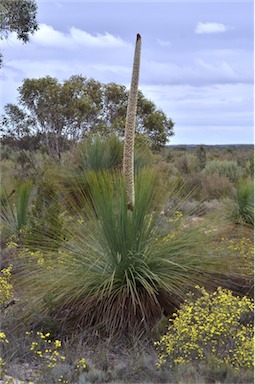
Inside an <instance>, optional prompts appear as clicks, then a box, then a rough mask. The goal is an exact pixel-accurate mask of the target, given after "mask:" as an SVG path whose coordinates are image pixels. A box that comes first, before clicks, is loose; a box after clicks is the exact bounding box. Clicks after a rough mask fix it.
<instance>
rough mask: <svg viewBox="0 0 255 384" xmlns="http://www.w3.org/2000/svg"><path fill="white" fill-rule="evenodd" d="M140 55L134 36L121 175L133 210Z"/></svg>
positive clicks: (129, 206)
mask: <svg viewBox="0 0 255 384" xmlns="http://www.w3.org/2000/svg"><path fill="white" fill-rule="evenodd" d="M140 57H141V36H140V35H139V34H137V36H136V46H135V54H134V63H133V72H132V80H131V87H130V92H129V98H128V107H127V116H126V125H125V141H124V153H123V175H124V182H125V189H126V199H127V205H128V209H129V210H130V211H132V210H133V207H134V203H135V190H134V140H135V126H136V111H137V98H138V82H139V72H140Z"/></svg>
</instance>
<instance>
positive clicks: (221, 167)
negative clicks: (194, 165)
mask: <svg viewBox="0 0 255 384" xmlns="http://www.w3.org/2000/svg"><path fill="white" fill-rule="evenodd" d="M203 172H204V173H205V174H207V175H212V174H217V175H219V176H225V177H227V178H228V179H229V180H230V181H232V182H236V181H237V180H238V179H240V178H242V177H243V176H244V170H243V169H242V168H241V167H240V166H239V165H238V164H237V162H236V161H230V160H212V161H210V162H209V163H208V164H206V166H205V168H204V170H203Z"/></svg>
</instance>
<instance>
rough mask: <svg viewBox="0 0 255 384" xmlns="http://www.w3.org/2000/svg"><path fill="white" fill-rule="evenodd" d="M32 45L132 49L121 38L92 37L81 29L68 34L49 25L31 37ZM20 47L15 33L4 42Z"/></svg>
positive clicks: (73, 28)
mask: <svg viewBox="0 0 255 384" xmlns="http://www.w3.org/2000/svg"><path fill="white" fill-rule="evenodd" d="M30 41H31V43H32V44H33V43H34V44H36V45H38V46H40V47H44V48H65V49H77V48H79V47H89V48H107V49H108V48H123V47H130V46H131V44H130V43H128V42H126V41H124V40H123V39H121V38H120V37H119V36H114V35H111V34H110V33H107V32H105V33H104V34H100V33H97V34H95V35H92V34H90V33H88V32H86V31H83V30H81V29H79V28H76V27H72V28H70V30H69V32H68V33H64V32H61V31H58V30H56V29H54V28H53V27H52V26H50V25H47V24H40V25H39V30H38V31H37V32H36V33H35V34H34V35H33V36H31V39H30ZM17 45H18V46H20V45H22V42H21V41H19V40H18V39H17V38H16V34H15V33H11V34H10V35H9V37H8V40H5V41H3V47H10V46H17Z"/></svg>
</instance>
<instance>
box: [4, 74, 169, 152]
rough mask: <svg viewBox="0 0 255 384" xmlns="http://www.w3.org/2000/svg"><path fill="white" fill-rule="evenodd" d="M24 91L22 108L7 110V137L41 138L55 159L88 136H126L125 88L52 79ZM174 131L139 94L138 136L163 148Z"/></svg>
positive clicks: (27, 82) (28, 82)
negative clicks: (68, 146)
mask: <svg viewBox="0 0 255 384" xmlns="http://www.w3.org/2000/svg"><path fill="white" fill-rule="evenodd" d="M18 91H19V99H18V105H13V104H7V105H6V106H5V115H4V118H3V126H2V137H3V138H4V137H10V136H11V137H13V138H15V139H16V140H17V139H21V138H24V137H28V138H29V137H31V136H38V137H40V141H41V143H42V144H43V145H44V146H45V147H46V149H47V152H48V154H49V155H52V156H58V157H60V155H61V152H63V150H64V149H65V147H66V143H67V142H69V143H70V142H77V141H80V140H81V139H83V138H86V137H87V136H88V135H95V134H97V135H98V134H99V135H106V134H116V135H117V136H119V137H120V138H123V137H124V127H125V118H126V111H127V103H128V90H127V88H126V87H125V86H123V85H119V84H116V83H108V84H103V83H100V82H98V81H96V80H94V79H88V78H86V77H83V76H81V75H74V76H71V77H70V78H69V79H67V80H65V81H63V82H60V81H58V80H57V79H56V78H53V77H50V76H46V77H43V78H39V79H24V81H23V84H22V85H21V86H20V87H19V88H18ZM173 126H174V123H173V121H172V120H171V119H170V118H168V117H167V116H166V115H165V113H164V112H163V111H162V110H161V109H159V108H157V107H156V105H155V104H154V103H153V102H152V101H150V100H148V99H146V98H145V96H144V95H143V94H142V92H141V91H139V94H138V105H137V127H136V134H137V135H145V136H147V137H148V138H149V139H150V142H151V145H152V148H153V149H159V148H160V147H161V146H164V145H165V144H166V143H167V141H168V139H169V137H170V136H172V135H173V134H174V133H173Z"/></svg>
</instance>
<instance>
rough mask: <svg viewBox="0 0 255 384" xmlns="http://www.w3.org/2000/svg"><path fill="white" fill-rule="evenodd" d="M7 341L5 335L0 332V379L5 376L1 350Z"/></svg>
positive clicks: (4, 364)
mask: <svg viewBox="0 0 255 384" xmlns="http://www.w3.org/2000/svg"><path fill="white" fill-rule="evenodd" d="M8 343H9V340H8V339H7V337H6V334H5V333H4V332H2V331H1V330H0V379H3V378H4V376H5V375H6V372H7V371H6V362H5V361H4V359H3V357H2V350H3V346H4V345H5V344H8Z"/></svg>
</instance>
